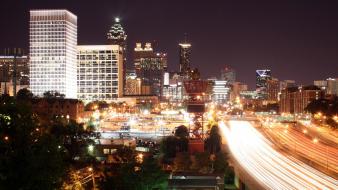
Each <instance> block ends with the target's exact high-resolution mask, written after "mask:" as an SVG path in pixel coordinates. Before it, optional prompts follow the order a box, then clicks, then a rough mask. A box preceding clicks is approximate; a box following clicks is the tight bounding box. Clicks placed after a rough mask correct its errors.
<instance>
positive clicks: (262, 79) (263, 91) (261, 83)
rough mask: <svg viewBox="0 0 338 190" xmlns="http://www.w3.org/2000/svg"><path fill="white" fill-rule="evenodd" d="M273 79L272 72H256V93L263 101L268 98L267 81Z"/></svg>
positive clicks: (266, 70)
mask: <svg viewBox="0 0 338 190" xmlns="http://www.w3.org/2000/svg"><path fill="white" fill-rule="evenodd" d="M270 79H271V71H270V70H268V69H265V70H256V91H257V94H258V97H259V98H261V99H266V98H267V81H268V80H270Z"/></svg>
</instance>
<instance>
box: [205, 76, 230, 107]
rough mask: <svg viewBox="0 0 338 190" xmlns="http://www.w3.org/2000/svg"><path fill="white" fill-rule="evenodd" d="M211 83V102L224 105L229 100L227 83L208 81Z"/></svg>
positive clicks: (223, 81)
mask: <svg viewBox="0 0 338 190" xmlns="http://www.w3.org/2000/svg"><path fill="white" fill-rule="evenodd" d="M209 81H211V82H212V92H211V100H212V101H213V102H217V103H225V102H227V101H229V99H230V88H229V87H228V85H227V83H228V81H225V80H215V79H209Z"/></svg>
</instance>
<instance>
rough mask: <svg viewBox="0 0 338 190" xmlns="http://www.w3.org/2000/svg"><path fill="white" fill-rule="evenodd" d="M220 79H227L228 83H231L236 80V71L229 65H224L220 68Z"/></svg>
mask: <svg viewBox="0 0 338 190" xmlns="http://www.w3.org/2000/svg"><path fill="white" fill-rule="evenodd" d="M221 80H225V81H228V84H233V83H234V82H235V81H236V72H235V70H234V69H232V68H230V67H225V68H224V69H222V70H221Z"/></svg>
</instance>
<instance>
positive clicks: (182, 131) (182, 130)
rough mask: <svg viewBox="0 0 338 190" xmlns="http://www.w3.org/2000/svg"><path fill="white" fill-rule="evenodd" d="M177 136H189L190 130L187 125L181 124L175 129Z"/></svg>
mask: <svg viewBox="0 0 338 190" xmlns="http://www.w3.org/2000/svg"><path fill="white" fill-rule="evenodd" d="M175 136H176V137H180V138H188V137H189V130H188V128H187V127H186V126H184V125H180V126H178V127H177V128H176V129H175Z"/></svg>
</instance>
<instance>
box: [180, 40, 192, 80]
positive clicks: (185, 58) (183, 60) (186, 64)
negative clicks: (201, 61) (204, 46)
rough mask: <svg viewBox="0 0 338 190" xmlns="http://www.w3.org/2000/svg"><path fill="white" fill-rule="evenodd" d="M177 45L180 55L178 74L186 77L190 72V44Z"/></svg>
mask: <svg viewBox="0 0 338 190" xmlns="http://www.w3.org/2000/svg"><path fill="white" fill-rule="evenodd" d="M178 45H179V48H180V49H179V54H180V73H181V75H187V73H188V72H189V71H190V54H191V44H190V43H186V42H185V43H180V44H178Z"/></svg>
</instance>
